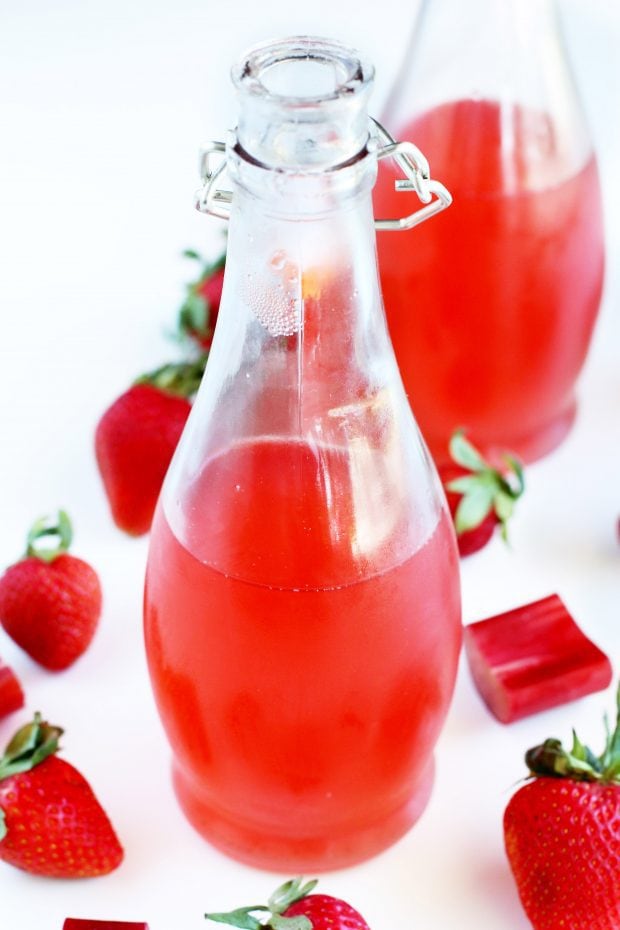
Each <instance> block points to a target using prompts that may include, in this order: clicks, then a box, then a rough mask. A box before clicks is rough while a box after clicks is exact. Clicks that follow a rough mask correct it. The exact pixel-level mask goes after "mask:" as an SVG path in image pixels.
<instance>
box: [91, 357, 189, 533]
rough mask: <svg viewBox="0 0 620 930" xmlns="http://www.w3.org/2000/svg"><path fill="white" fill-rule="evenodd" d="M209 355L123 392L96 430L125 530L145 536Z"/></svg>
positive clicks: (108, 486)
mask: <svg viewBox="0 0 620 930" xmlns="http://www.w3.org/2000/svg"><path fill="white" fill-rule="evenodd" d="M206 358H207V357H206V355H201V356H200V358H198V359H196V360H194V361H190V362H181V363H179V364H171V365H164V366H163V367H162V368H158V369H157V370H156V371H154V372H151V373H150V374H148V375H144V376H143V377H142V378H140V379H139V380H138V382H136V384H134V385H133V387H131V388H129V390H128V391H125V393H124V394H121V396H120V397H119V398H117V400H115V401H114V403H113V404H112V405H111V406H110V407H108V409H107V410H106V412H105V413H104V414H103V416H102V417H101V419H100V421H99V423H98V425H97V430H96V433H95V455H96V458H97V464H98V466H99V472H100V474H101V478H102V480H103V485H104V488H105V491H106V495H107V498H108V503H109V505H110V509H111V511H112V518H113V520H114V522H115V523H116V525H117V526H118V527H119V529H121V530H124V531H125V532H126V533H129V534H130V535H131V536H141V535H142V534H143V533H147V532H148V531H149V529H150V527H151V523H152V520H153V513H154V511H155V505H156V504H157V499H158V497H159V492H160V490H161V486H162V483H163V480H164V477H165V475H166V472H167V470H168V466H169V465H170V461H171V459H172V456H173V453H174V450H175V449H176V447H177V443H178V441H179V439H180V437H181V433H182V432H183V428H184V426H185V423H186V421H187V418H188V416H189V413H190V410H191V404H190V402H189V399H188V398H190V397H192V396H193V395H194V394H195V393H196V391H197V389H198V385H199V384H200V379H201V378H202V375H203V373H204V369H205V364H206Z"/></svg>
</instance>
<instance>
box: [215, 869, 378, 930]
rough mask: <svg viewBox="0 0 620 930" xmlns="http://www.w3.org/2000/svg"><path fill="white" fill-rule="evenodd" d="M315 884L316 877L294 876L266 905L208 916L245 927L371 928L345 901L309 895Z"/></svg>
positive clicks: (245, 929)
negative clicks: (311, 879) (305, 880)
mask: <svg viewBox="0 0 620 930" xmlns="http://www.w3.org/2000/svg"><path fill="white" fill-rule="evenodd" d="M316 884H317V882H316V880H313V881H310V882H306V883H305V884H304V880H303V878H292V879H290V881H288V882H285V883H284V884H283V885H280V887H279V888H277V889H276V890H275V891H274V893H273V894H272V895H271V897H270V898H269V901H268V904H267V907H265V906H264V905H260V904H258V905H253V906H250V907H240V908H237V909H236V910H234V911H229V912H228V913H223V914H215V913H212V914H205V917H206V918H207V919H208V920H215V921H218V923H223V924H229V925H230V926H232V927H240V928H242V930H260V928H262V927H270V928H272V930H369V927H368V924H367V923H366V921H365V920H364V918H363V917H362V915H361V914H360V913H358V911H356V910H355V908H353V907H351V905H350V904H347V903H346V901H341V900H340V898H332V897H331V896H330V895H327V894H310V892H311V891H312V890H313V888H314V887H315V886H316ZM255 913H259V914H261V917H262V919H259V918H258V917H256V916H254V914H255Z"/></svg>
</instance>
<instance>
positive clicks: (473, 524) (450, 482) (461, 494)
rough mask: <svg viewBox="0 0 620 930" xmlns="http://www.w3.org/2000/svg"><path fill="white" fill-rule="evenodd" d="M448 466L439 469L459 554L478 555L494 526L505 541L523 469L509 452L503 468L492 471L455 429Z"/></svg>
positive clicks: (522, 478) (489, 465)
mask: <svg viewBox="0 0 620 930" xmlns="http://www.w3.org/2000/svg"><path fill="white" fill-rule="evenodd" d="M449 448H450V456H451V459H452V462H451V463H448V464H445V465H441V466H439V469H438V470H439V477H440V479H441V482H442V484H443V486H444V488H445V491H446V498H447V501H448V506H449V508H450V513H451V515H452V519H453V521H454V526H455V529H456V535H457V542H458V546H459V553H460V554H461V555H462V556H466V555H471V554H472V553H473V552H477V551H478V549H481V548H482V547H483V546H485V545H486V544H487V542H489V540H490V539H491V537H492V536H493V534H494V532H495V530H496V528H497V527H499V528H500V532H501V535H502V538H503V539H504V540H505V541H507V539H508V521H509V520H510V518H511V516H512V514H513V512H514V507H515V503H516V501H517V500H518V499H519V497H521V495H522V494H523V491H524V489H525V479H524V474H523V466H522V465H521V463H520V462H519V460H518V459H517V458H516V456H514V455H512V454H511V453H508V452H507V453H505V454H504V456H503V461H504V465H505V467H504V469H503V470H501V469H498V468H494V467H493V466H492V465H491V464H490V463H489V462H487V460H486V459H485V458H484V457H483V456H482V455H481V454H480V452H479V451H478V450H477V449H476V448H475V446H473V445H472V443H471V442H469V440H468V439H467V438H466V437H465V434H464V432H463V431H462V430H457V431H456V432H455V433H454V434H453V436H452V438H451V439H450V447H449Z"/></svg>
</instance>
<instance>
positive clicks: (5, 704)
mask: <svg viewBox="0 0 620 930" xmlns="http://www.w3.org/2000/svg"><path fill="white" fill-rule="evenodd" d="M0 585H1V582H0ZM23 706H24V692H23V691H22V686H21V685H20V683H19V680H18V678H17V676H16V674H15V672H14V671H13V669H12V668H11V667H10V666H8V665H5V664H4V663H3V661H2V659H0V719H2V717H6V716H7V714H11V713H12V712H13V711H14V710H19V708H20V707H23Z"/></svg>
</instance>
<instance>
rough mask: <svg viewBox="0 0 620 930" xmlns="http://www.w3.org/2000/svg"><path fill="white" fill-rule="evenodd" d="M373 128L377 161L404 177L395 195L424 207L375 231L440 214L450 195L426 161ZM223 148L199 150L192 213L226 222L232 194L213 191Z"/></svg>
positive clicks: (378, 222)
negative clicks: (389, 161)
mask: <svg viewBox="0 0 620 930" xmlns="http://www.w3.org/2000/svg"><path fill="white" fill-rule="evenodd" d="M370 120H371V122H372V124H373V125H374V127H375V137H376V138H378V140H379V142H380V143H381V147H380V148H377V149H375V152H374V154H375V156H376V158H377V159H378V160H380V159H382V158H393V159H394V161H395V162H396V163H397V165H399V167H400V168H401V169H402V171H403V173H404V175H405V177H404V178H400V179H398V180H397V181H396V182H395V187H396V190H397V191H415V192H416V194H417V195H418V198H419V199H420V200H421V201H422V203H423V204H425V206H424V207H419V208H418V209H417V210H414V211H413V213H410V214H409V215H408V216H401V217H397V218H395V219H378V220H377V219H376V220H375V228H376V229H381V230H386V229H387V230H390V229H391V230H401V229H411V228H412V227H413V226H417V225H418V224H419V223H423V222H424V220H427V219H429V217H431V216H434V215H435V214H436V213H440V212H441V211H442V210H445V209H446V207H449V206H450V204H451V203H452V195H451V194H450V192H449V191H448V190H446V188H445V187H444V186H443V184H441V183H440V182H439V181H434V180H432V179H431V176H430V169H429V165H428V161H427V160H426V158H425V157H424V155H423V154H422V152H421V151H420V150H419V148H417V146H415V145H414V144H413V142H396V141H395V140H394V139H393V138H392V136H391V135H390V134H389V132H388V131H387V129H385V128H384V127H383V126H382V125H381V123H379V122H377V120H376V119H373V118H372V117H370ZM213 155H221V156H222V158H221V160H220V162H219V164H218V165H216V167H215V168H213V167H212V161H211V160H212V156H213ZM225 155H226V144H225V143H224V142H207V143H206V144H205V145H204V146H203V147H202V148H201V150H200V178H201V180H202V186H201V187H199V188H198V190H197V191H196V209H197V210H199V211H200V212H201V213H211V214H212V215H213V216H219V217H220V218H221V219H223V220H227V219H228V218H229V216H230V205H231V203H232V199H233V194H232V191H229V190H220V189H219V188H218V187H216V184H217V181H218V179H219V177H220V175H221V174H222V172H223V171H224V170H225V168H226V158H225Z"/></svg>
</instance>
